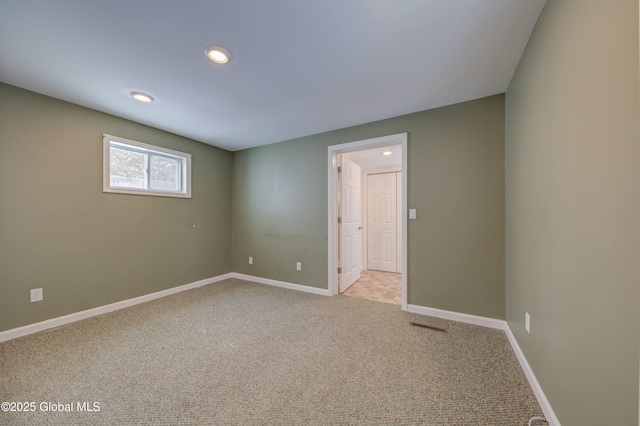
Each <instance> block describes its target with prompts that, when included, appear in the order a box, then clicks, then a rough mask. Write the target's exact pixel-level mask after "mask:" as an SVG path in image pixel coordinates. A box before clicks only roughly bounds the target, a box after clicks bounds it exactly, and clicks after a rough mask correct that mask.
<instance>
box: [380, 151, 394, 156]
mask: <svg viewBox="0 0 640 426" xmlns="http://www.w3.org/2000/svg"><path fill="white" fill-rule="evenodd" d="M391 154H393V152H391V151H385V152H383V153H382V155H386V156H389V155H391Z"/></svg>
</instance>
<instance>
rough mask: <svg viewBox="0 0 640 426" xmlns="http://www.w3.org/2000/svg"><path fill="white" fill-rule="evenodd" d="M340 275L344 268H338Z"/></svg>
mask: <svg viewBox="0 0 640 426" xmlns="http://www.w3.org/2000/svg"><path fill="white" fill-rule="evenodd" d="M338 273H339V274H341V273H342V267H340V266H338Z"/></svg>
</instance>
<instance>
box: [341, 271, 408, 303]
mask: <svg viewBox="0 0 640 426" xmlns="http://www.w3.org/2000/svg"><path fill="white" fill-rule="evenodd" d="M342 294H343V295H344V296H352V297H358V298H360V299H369V300H375V301H377V302H385V303H393V304H395V305H400V304H401V303H402V274H397V273H393V272H380V271H373V270H365V271H362V272H361V273H360V279H359V280H358V281H356V282H355V283H353V285H352V286H351V287H349V288H348V289H347V290H346V291H345V292H344V293H342Z"/></svg>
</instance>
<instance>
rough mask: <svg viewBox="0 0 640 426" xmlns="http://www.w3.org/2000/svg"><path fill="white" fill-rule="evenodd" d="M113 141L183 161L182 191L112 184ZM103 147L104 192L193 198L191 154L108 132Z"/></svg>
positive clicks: (104, 136)
mask: <svg viewBox="0 0 640 426" xmlns="http://www.w3.org/2000/svg"><path fill="white" fill-rule="evenodd" d="M111 142H115V143H116V144H125V145H129V146H132V147H134V148H138V149H140V150H141V151H145V152H149V153H156V154H159V155H161V156H170V157H173V158H176V159H178V160H179V161H181V162H182V167H181V172H182V176H181V187H182V188H181V191H179V192H178V191H162V190H158V189H131V188H122V187H118V186H111ZM102 149H103V151H102V170H103V175H102V192H112V193H117V194H130V195H151V196H154V197H176V198H191V154H187V153H184V152H180V151H174V150H172V149H167V148H162V147H159V146H155V145H149V144H146V143H142V142H137V141H132V140H130V139H124V138H120V137H117V136H112V135H107V134H104V135H103V138H102Z"/></svg>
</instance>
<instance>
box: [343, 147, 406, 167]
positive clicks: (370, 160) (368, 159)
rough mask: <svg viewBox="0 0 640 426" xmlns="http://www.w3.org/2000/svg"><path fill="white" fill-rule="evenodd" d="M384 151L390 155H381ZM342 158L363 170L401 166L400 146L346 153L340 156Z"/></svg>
mask: <svg viewBox="0 0 640 426" xmlns="http://www.w3.org/2000/svg"><path fill="white" fill-rule="evenodd" d="M384 151H391V155H382V153H383V152H384ZM342 158H348V159H349V160H351V161H353V162H354V163H356V164H357V165H359V166H360V167H362V168H363V169H372V168H377V167H394V166H401V165H402V145H392V146H388V147H380V148H372V149H364V150H362V151H354V152H347V153H345V154H342Z"/></svg>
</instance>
